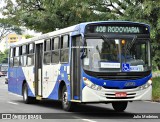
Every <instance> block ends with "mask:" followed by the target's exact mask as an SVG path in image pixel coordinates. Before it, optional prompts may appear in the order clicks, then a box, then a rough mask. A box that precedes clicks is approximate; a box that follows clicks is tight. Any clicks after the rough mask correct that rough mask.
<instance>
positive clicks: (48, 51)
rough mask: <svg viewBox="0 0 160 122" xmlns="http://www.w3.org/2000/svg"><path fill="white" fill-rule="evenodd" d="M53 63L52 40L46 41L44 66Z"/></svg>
mask: <svg viewBox="0 0 160 122" xmlns="http://www.w3.org/2000/svg"><path fill="white" fill-rule="evenodd" d="M50 63H51V40H50V39H48V40H45V42H44V64H50Z"/></svg>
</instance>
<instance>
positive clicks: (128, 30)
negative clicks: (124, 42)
mask: <svg viewBox="0 0 160 122" xmlns="http://www.w3.org/2000/svg"><path fill="white" fill-rule="evenodd" d="M86 33H125V34H132V33H133V34H148V33H149V30H148V28H147V27H146V26H142V25H141V26H140V25H122V24H121V25H89V26H87V28H86Z"/></svg>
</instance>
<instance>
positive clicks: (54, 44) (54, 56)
mask: <svg viewBox="0 0 160 122" xmlns="http://www.w3.org/2000/svg"><path fill="white" fill-rule="evenodd" d="M59 41H60V38H59V37H56V38H53V39H52V50H53V51H52V58H51V61H52V63H55V64H57V63H59Z"/></svg>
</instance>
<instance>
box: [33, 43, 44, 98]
mask: <svg viewBox="0 0 160 122" xmlns="http://www.w3.org/2000/svg"><path fill="white" fill-rule="evenodd" d="M42 59H43V43H39V44H36V50H35V95H36V97H42Z"/></svg>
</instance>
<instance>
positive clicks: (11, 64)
mask: <svg viewBox="0 0 160 122" xmlns="http://www.w3.org/2000/svg"><path fill="white" fill-rule="evenodd" d="M13 49H14V48H11V49H10V58H9V59H10V60H9V66H10V67H13Z"/></svg>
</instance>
